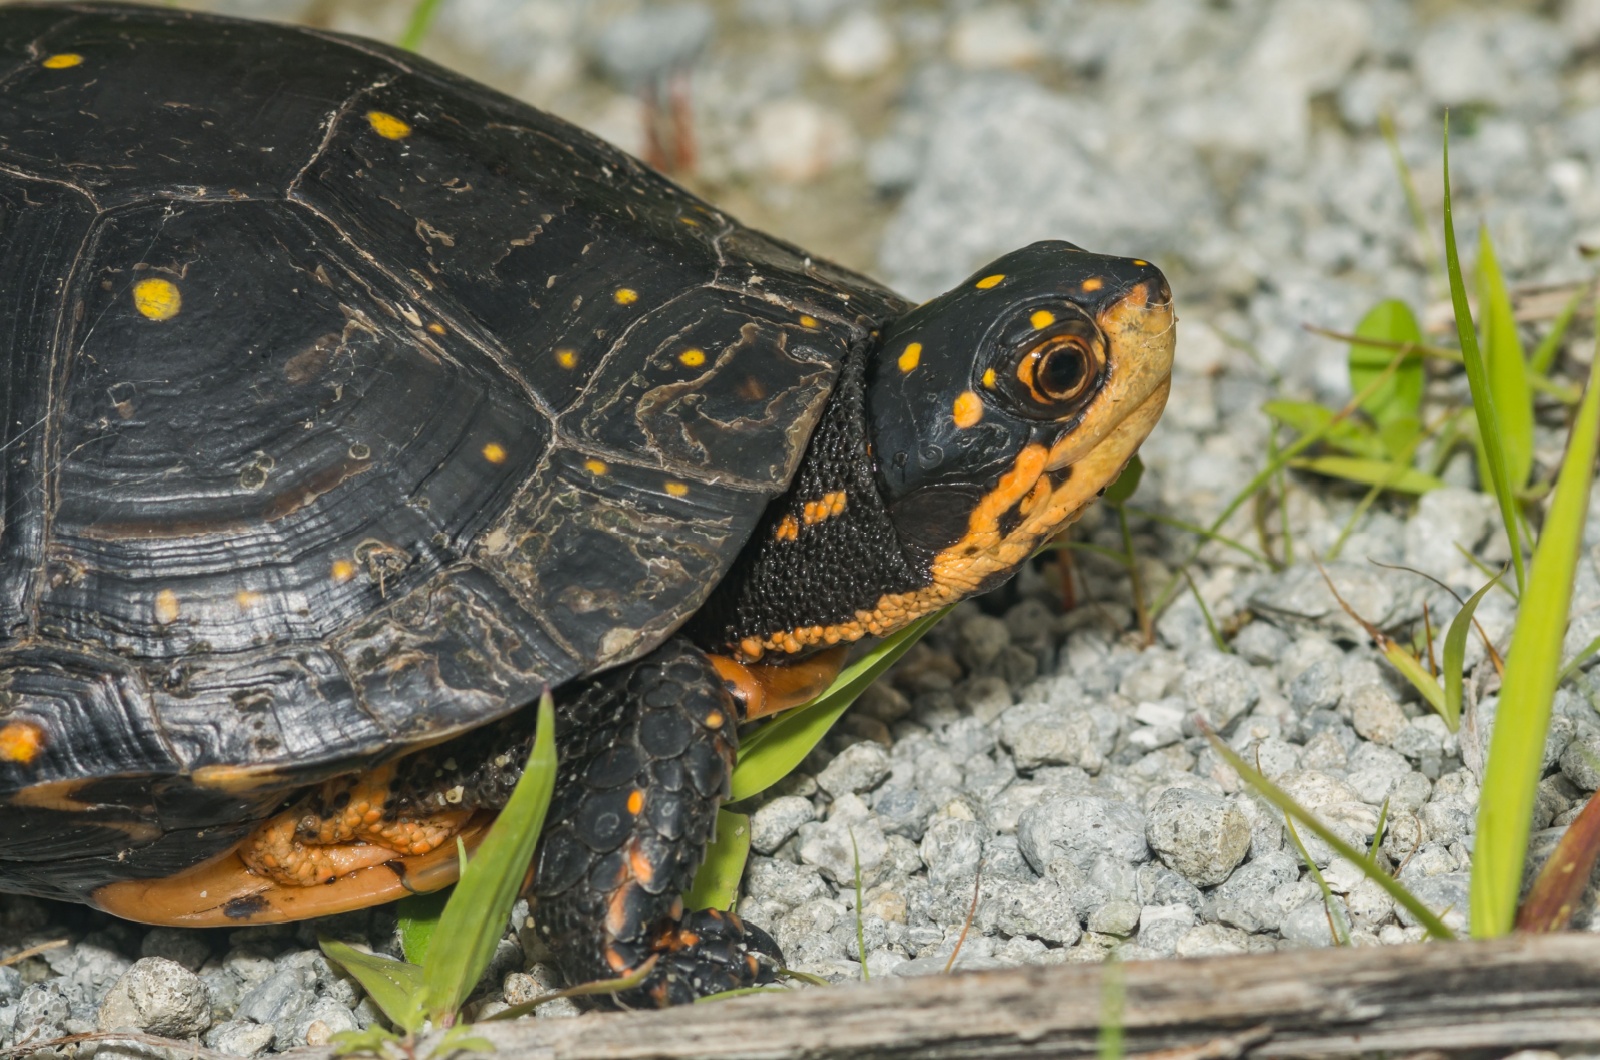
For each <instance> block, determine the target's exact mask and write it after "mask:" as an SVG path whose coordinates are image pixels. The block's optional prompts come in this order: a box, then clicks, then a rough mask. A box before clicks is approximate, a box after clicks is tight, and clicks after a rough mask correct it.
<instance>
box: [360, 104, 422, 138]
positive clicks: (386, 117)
mask: <svg viewBox="0 0 1600 1060" xmlns="http://www.w3.org/2000/svg"><path fill="white" fill-rule="evenodd" d="M367 124H368V125H371V126H372V131H373V132H375V133H377V134H378V135H379V136H381V137H383V138H384V139H385V140H404V139H405V138H406V137H408V136H410V135H411V126H410V125H408V124H406V123H405V122H403V121H401V120H400V119H399V118H396V117H395V116H394V115H393V114H390V113H388V112H387V111H381V110H369V111H367Z"/></svg>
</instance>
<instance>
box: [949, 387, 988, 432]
mask: <svg viewBox="0 0 1600 1060" xmlns="http://www.w3.org/2000/svg"><path fill="white" fill-rule="evenodd" d="M952 411H953V412H954V414H955V420H956V426H957V427H962V428H966V427H971V426H974V425H975V424H976V423H977V422H978V421H979V420H981V419H983V399H982V398H981V397H979V396H978V395H977V394H974V393H973V392H972V391H970V390H963V391H962V392H961V396H960V397H958V398H956V403H955V407H954V409H953V410H952Z"/></svg>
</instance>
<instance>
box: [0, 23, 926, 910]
mask: <svg viewBox="0 0 1600 1060" xmlns="http://www.w3.org/2000/svg"><path fill="white" fill-rule="evenodd" d="M903 309H904V305H903V303H902V302H901V301H900V300H899V299H897V298H896V297H895V296H894V295H892V294H890V293H889V292H886V291H884V290H883V289H881V288H879V287H877V286H875V285H873V284H872V283H871V282H870V281H868V280H865V279H863V278H861V277H859V276H856V275H853V274H850V273H847V272H845V271H843V270H841V269H838V268H835V267H832V266H830V265H827V264H826V263H824V262H820V261H817V260H814V259H812V258H809V257H807V256H806V255H804V254H803V253H802V252H800V251H798V250H796V249H794V248H793V247H790V246H788V245H786V244H783V243H781V242H778V241H776V240H773V239H771V238H768V237H766V236H764V235H761V234H759V233H756V232H753V231H751V230H749V229H745V228H742V227H740V226H739V225H738V224H736V223H735V222H733V221H731V220H730V219H728V218H727V217H725V216H723V215H722V214H720V213H718V212H717V211H716V210H715V209H713V208H711V207H710V206H708V205H706V204H705V203H704V202H702V201H701V200H699V199H697V198H695V197H694V196H692V195H690V194H688V193H687V192H685V191H684V190H683V189H681V188H679V187H677V186H676V185H674V184H672V183H671V182H669V181H668V180H666V179H664V178H663V177H661V176H659V175H657V174H656V173H654V172H652V171H650V170H649V169H647V168H645V167H644V166H642V165H641V164H640V163H638V162H637V161H635V160H634V159H632V158H630V157H628V156H627V155H626V154H623V153H622V152H619V151H617V150H616V149H614V148H612V147H610V146H608V145H606V144H605V143H603V142H601V141H599V140H597V139H595V138H594V137H592V136H589V135H587V134H586V133H584V132H582V131H581V130H579V129H576V128H574V127H572V126H570V125H568V124H566V123H564V122H562V121H560V120H558V119H556V118H553V117H551V116H550V115H547V114H544V113H542V112H540V111H537V110H534V109H532V108H530V107H527V106H525V105H522V104H520V103H518V102H516V101H514V100H512V99H510V98H508V97H505V96H502V95H500V94H497V93H495V92H493V91H492V90H489V89H487V88H485V87H483V86H480V85H477V84H475V83H473V82H470V81H468V80H465V79H463V78H461V77H459V76H456V75H454V74H451V73H449V72H448V71H445V70H443V69H440V68H438V67H436V66H433V65H431V64H429V63H427V62H425V61H422V60H420V59H418V58H417V57H415V56H413V55H409V54H406V53H402V52H398V51H395V50H392V49H389V48H386V47H383V46H381V45H377V44H374V43H371V42H368V41H363V40H357V39H353V38H345V37H340V36H337V35H334V34H328V33H321V32H316V31H311V30H305V29H299V28H293V27H287V26H272V25H264V24H255V23H248V22H242V21H235V20H229V19H224V18H217V17H209V16H202V15H195V14H186V13H180V12H173V11H166V10H156V9H150V8H140V7H133V6H124V5H101V4H48V5H20V6H14V7H6V8H4V9H3V10H0V336H3V340H0V348H3V349H4V350H5V354H4V356H5V358H6V360H5V365H4V369H3V371H4V377H3V380H0V383H3V385H0V407H3V412H4V421H3V423H0V457H3V464H0V802H3V803H6V804H7V806H6V808H5V809H4V811H3V812H0V889H10V890H27V891H31V892H34V893H43V894H57V895H61V896H66V897H81V896H82V894H83V893H84V892H85V890H86V889H87V888H89V887H92V886H94V885H96V884H98V883H103V882H105V881H106V880H108V879H111V878H115V877H118V876H152V875H161V874H164V873H166V872H168V871H173V870H175V869H177V868H180V867H183V866H186V865H188V864H191V863H193V862H194V861H196V860H198V859H199V858H201V857H204V856H206V855H207V854H208V853H210V852H212V851H214V850H218V849H221V848H223V847H225V846H227V845H229V844H231V843H232V842H233V841H234V840H235V839H237V838H238V837H239V836H240V835H241V834H242V833H243V832H244V831H245V830H247V829H248V828H249V827H251V825H252V824H253V823H254V822H256V821H258V820H260V819H261V818H262V817H264V816H266V815H267V814H269V813H271V812H273V811H274V810H275V809H276V808H277V807H278V806H280V805H281V804H282V803H283V801H284V799H285V798H286V796H288V795H289V794H290V793H292V792H293V791H294V790H296V789H298V788H299V787H300V786H302V785H304V784H306V783H309V782H312V781H316V780H319V779H322V778H325V777H327V776H330V775H334V774H337V773H341V772H348V771H352V770H358V769H361V768H363V767H365V766H368V765H370V764H372V763H375V762H378V761H381V760H383V759H386V758H389V757H393V756H395V755H397V754H400V753H403V752H405V751H407V750H411V749H415V748H417V747H419V746H422V745H425V744H429V743H433V742H437V741H439V740H441V739H444V738H447V737H449V736H451V735H453V734H456V733H459V732H461V731H464V730H466V729H469V728H471V727H474V726H478V725H482V724H484V723H486V722H489V721H491V720H493V719H495V718H498V717H501V716H503V715H505V714H507V713H509V712H511V711H513V710H515V709H517V708H518V707H521V706H523V705H524V704H526V703H528V702H529V701H530V700H532V699H534V698H536V697H537V696H538V695H539V693H540V691H541V689H543V688H544V687H546V686H555V685H559V684H561V683H562V682H566V681H569V680H571V679H573V678H575V677H579V676H581V675H585V674H589V673H593V672H595V671H598V670H601V669H604V668H606V667H610V666H613V665H616V664H619V663H622V662H625V661H628V660H631V659H634V658H637V657H639V656H640V655H642V654H644V653H645V652H648V651H649V650H650V649H652V648H654V647H655V646H656V645H658V644H660V643H661V642H662V641H663V640H664V639H665V638H666V637H668V636H669V635H670V634H671V633H672V632H673V631H674V630H675V629H676V628H677V627H678V626H679V625H680V624H682V623H683V622H684V621H685V620H686V619H687V618H688V617H689V616H690V615H691V614H692V613H693V612H694V610H695V609H696V608H697V607H698V606H699V605H700V604H701V602H702V601H703V600H704V599H705V598H706V596H707V594H708V593H709V592H710V591H711V589H712V588H713V587H714V586H715V585H716V583H717V581H718V580H719V579H720V578H721V577H722V576H723V574H724V573H725V572H726V571H727V569H728V568H729V566H730V565H731V564H732V562H733V560H734V558H735V556H736V555H737V554H738V552H739V549H740V547H741V546H742V545H743V543H744V542H745V540H746V538H747V537H748V535H749V534H750V532H751V530H752V528H753V526H754V525H755V523H756V521H757V520H758V519H759V518H760V516H761V514H762V512H763V510H764V508H765V507H766V505H767V503H768V501H769V500H771V499H772V498H773V497H774V496H776V495H778V494H779V493H781V492H782V491H783V490H784V488H785V486H786V484H787V483H788V481H789V479H790V477H791V476H792V474H793V473H794V471H795V468H796V466H797V464H798V462H799V459H800V457H801V455H802V453H803V451H804V449H805V446H806V443H807V439H808V437H809V434H810V432H811V429H812V427H813V426H814V424H815V423H816V421H817V419H818V417H819V415H820V414H821V411H822V407H823V404H824V402H825V401H826V399H827V397H828V394H829V392H830V388H831V387H832V385H833V383H834V380H835V378H836V376H837V373H838V371H839V369H840V366H841V363H842V362H843V360H844V358H845V357H846V355H847V352H848V351H849V350H850V349H852V348H853V347H859V346H861V345H862V344H864V343H866V342H868V341H869V336H870V334H871V332H872V330H873V329H874V328H876V327H878V326H880V325H881V324H882V323H883V322H884V321H886V320H887V319H890V318H892V317H893V316H895V315H897V314H898V313H899V312H901V311H902V310H903Z"/></svg>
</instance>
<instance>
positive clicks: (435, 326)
mask: <svg viewBox="0 0 1600 1060" xmlns="http://www.w3.org/2000/svg"><path fill="white" fill-rule="evenodd" d="M428 330H429V331H431V332H433V333H434V334H435V335H443V334H444V325H443V324H441V323H439V322H438V321H437V320H435V321H434V322H433V323H431V324H429V325H428Z"/></svg>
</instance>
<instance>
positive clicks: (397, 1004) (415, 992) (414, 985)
mask: <svg viewBox="0 0 1600 1060" xmlns="http://www.w3.org/2000/svg"><path fill="white" fill-rule="evenodd" d="M317 945H318V946H320V947H322V952H323V955H324V956H326V957H327V958H328V960H330V961H332V962H333V963H334V964H337V965H338V966H339V967H341V968H343V969H344V970H345V971H347V972H349V973H350V974H351V975H352V976H354V977H355V981H356V982H358V983H360V984H361V988H362V989H363V990H365V991H366V992H367V996H368V997H370V998H372V1003H373V1004H374V1005H377V1006H378V1008H380V1009H382V1010H383V1014H384V1015H385V1016H387V1017H389V1022H390V1023H393V1024H394V1025H395V1026H396V1027H399V1028H400V1029H401V1030H402V1031H405V1032H406V1033H407V1034H410V1033H412V1032H414V1031H416V1030H417V1029H418V1028H420V1027H421V1026H422V1021H423V1020H424V1018H426V1013H425V1012H424V1011H423V1006H422V991H423V985H422V977H423V972H422V969H421V968H418V967H417V966H416V965H414V964H407V963H406V962H405V961H397V960H394V959H392V958H389V957H380V956H378V955H377V954H376V953H368V952H367V951H366V950H358V949H356V948H355V947H354V946H351V945H349V944H347V943H343V942H340V941H338V940H337V939H320V938H319V939H318V940H317Z"/></svg>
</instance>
